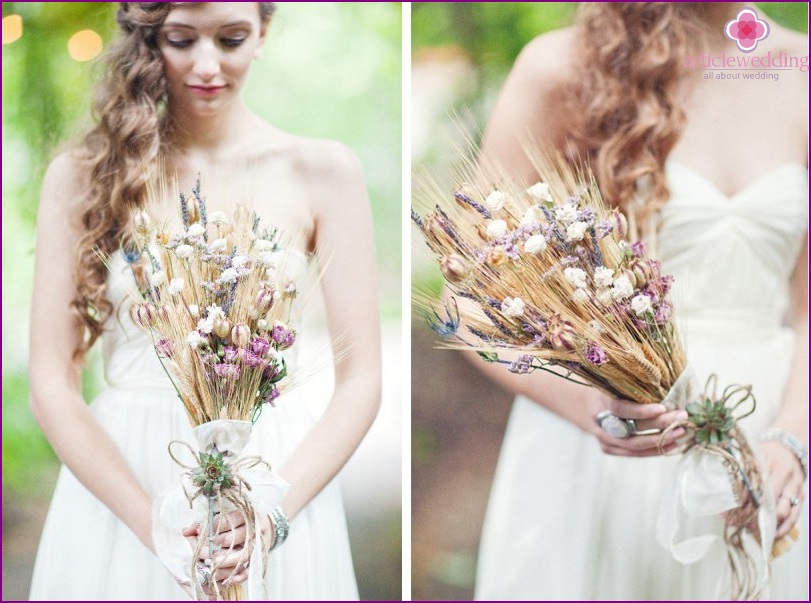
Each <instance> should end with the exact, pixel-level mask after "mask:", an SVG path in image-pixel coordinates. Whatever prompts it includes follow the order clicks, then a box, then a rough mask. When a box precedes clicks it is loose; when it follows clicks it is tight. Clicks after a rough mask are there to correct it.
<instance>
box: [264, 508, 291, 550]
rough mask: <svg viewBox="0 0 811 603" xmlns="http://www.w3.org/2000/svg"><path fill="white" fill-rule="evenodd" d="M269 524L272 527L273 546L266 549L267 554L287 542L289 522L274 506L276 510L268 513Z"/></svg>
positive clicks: (281, 510) (280, 509)
mask: <svg viewBox="0 0 811 603" xmlns="http://www.w3.org/2000/svg"><path fill="white" fill-rule="evenodd" d="M270 523H271V524H272V525H273V534H274V537H273V546H271V547H270V548H269V549H268V552H270V551H272V550H273V549H277V548H279V547H280V546H282V544H284V541H285V540H287V536H288V534H290V521H289V520H288V519H287V515H286V514H285V512H284V510H283V509H282V508H281V507H280V506H279V505H276V508H275V509H273V510H272V511H271V512H270Z"/></svg>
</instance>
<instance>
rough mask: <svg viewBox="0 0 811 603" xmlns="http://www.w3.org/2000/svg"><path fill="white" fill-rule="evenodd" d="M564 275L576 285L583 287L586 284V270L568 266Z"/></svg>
mask: <svg viewBox="0 0 811 603" xmlns="http://www.w3.org/2000/svg"><path fill="white" fill-rule="evenodd" d="M563 276H565V277H566V280H567V281H569V282H570V283H571V284H573V285H574V286H575V287H578V288H582V287H585V286H586V271H585V270H581V269H580V268H571V267H570V268H566V270H564V271H563Z"/></svg>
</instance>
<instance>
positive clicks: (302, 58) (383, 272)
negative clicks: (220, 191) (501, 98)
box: [2, 2, 402, 599]
mask: <svg viewBox="0 0 811 603" xmlns="http://www.w3.org/2000/svg"><path fill="white" fill-rule="evenodd" d="M2 6H3V17H4V18H5V17H7V16H9V15H19V16H20V17H22V24H23V30H22V36H21V37H19V39H17V40H16V41H13V42H11V43H8V44H7V43H6V33H7V32H6V22H5V21H4V46H3V153H2V156H3V164H2V169H3V204H2V207H3V214H2V217H3V307H2V309H3V495H4V503H6V502H8V501H13V502H14V503H15V504H17V505H18V506H25V505H27V504H29V503H31V504H33V503H34V502H35V501H38V500H46V499H47V497H48V496H49V495H50V492H51V489H52V488H53V479H54V476H55V471H56V467H57V466H58V462H57V460H56V458H55V457H54V454H53V452H52V451H51V449H50V446H49V445H48V444H47V442H46V441H45V440H44V438H43V437H42V435H41V433H40V431H39V428H38V427H37V425H36V424H35V423H34V421H33V419H32V417H31V414H30V412H29V409H28V391H29V390H28V376H27V357H28V315H29V314H28V305H29V303H30V294H31V285H32V273H33V259H34V228H35V220H36V212H37V206H38V201H39V187H40V182H41V179H42V175H43V173H44V170H45V168H46V166H47V164H48V161H49V159H50V158H51V157H52V156H53V154H54V152H55V151H56V150H58V149H59V148H60V146H61V145H64V144H66V143H67V142H68V141H70V140H71V139H72V138H73V137H75V136H76V135H78V134H80V133H81V132H82V131H83V130H84V128H85V127H86V126H88V125H89V124H90V123H91V117H90V114H89V109H90V101H91V98H92V93H93V82H94V81H95V80H96V78H97V77H98V76H99V74H100V71H101V64H100V61H99V60H98V59H95V60H91V61H88V62H77V61H76V60H74V59H72V58H71V57H70V56H69V54H68V51H67V43H68V39H69V38H70V37H71V36H72V35H73V34H74V33H76V32H78V31H80V30H86V29H91V30H94V31H95V32H97V33H98V34H100V35H101V37H102V39H103V40H104V41H105V44H106V43H107V41H109V40H110V38H111V37H112V36H113V35H114V34H115V33H116V30H117V26H116V24H115V18H114V16H115V10H116V8H117V3H110V2H48V3H46V2H4V3H3V5H2ZM401 32H402V7H401V4H400V3H396V2H372V3H354V2H325V3H314V4H311V3H300V2H291V3H286V2H282V3H279V7H278V11H277V13H276V15H275V17H274V21H273V23H272V24H271V28H270V30H269V36H268V40H267V43H266V46H265V49H264V56H263V58H262V59H260V60H259V61H257V62H256V63H255V64H254V68H253V70H252V71H251V74H250V79H249V81H248V83H247V85H246V88H245V90H244V98H245V100H246V102H247V104H248V105H249V106H250V107H251V108H252V109H253V110H254V111H255V112H256V113H258V114H259V115H260V116H262V117H263V118H265V119H266V120H268V121H269V122H271V123H273V124H275V125H277V126H279V127H281V128H282V129H285V130H287V131H290V132H293V133H295V134H299V135H303V136H313V137H318V138H331V139H335V140H340V141H342V142H343V143H345V144H346V145H348V146H349V147H350V148H351V149H353V150H354V151H355V153H357V155H358V156H359V158H360V160H361V163H362V165H363V169H364V174H365V177H366V182H367V186H368V190H369V195H370V198H371V201H372V209H373V213H374V218H375V227H376V243H377V257H378V271H379V275H380V278H379V280H380V288H381V291H380V293H381V313H382V315H383V318H384V320H385V321H388V323H390V324H392V323H396V324H399V318H400V308H401V277H400V274H401V244H400V239H401V228H402V222H401V219H400V216H401V211H402V201H401V190H402V167H401V166H402V157H401V148H402V127H401V123H402V122H401V113H402V93H401V81H402V57H401V53H402V50H401V48H402V33H401ZM397 331H398V332H399V328H398V329H397ZM58 335H59V334H58V333H55V334H54V336H58ZM97 364H98V362H97V360H95V361H93V362H91V366H97ZM84 382H85V390H86V392H85V393H86V398H87V399H90V398H91V397H92V395H93V394H94V393H95V392H96V391H98V389H99V387H100V378H99V376H98V370H97V369H90V370H88V371H86V375H85V380H84ZM4 507H5V505H4ZM396 525H397V526H398V530H399V516H398V518H397V521H396ZM5 526H6V514H5V511H4V527H5ZM31 537H32V538H34V537H35V536H34V535H32V536H31ZM396 544H397V546H396V555H397V563H398V567H397V569H396V571H392V572H390V573H387V574H385V575H386V576H387V577H388V578H391V577H392V574H395V575H394V576H393V578H394V581H395V582H396V583H395V584H388V585H384V584H375V585H374V587H373V590H371V591H367V592H365V593H364V592H362V595H364V594H365V595H366V596H367V597H374V598H392V597H393V598H398V599H399V598H400V586H399V577H400V576H399V532H398V534H397V543H396ZM4 552H5V544H4ZM4 560H5V555H4ZM378 582H380V580H378ZM389 582H391V580H389ZM4 585H5V581H4ZM361 588H362V589H363V585H362V586H361ZM370 588H371V587H370ZM385 588H389V589H390V592H386V591H385ZM381 589H383V590H381ZM5 595H6V590H5V586H4V599H5V598H6V596H5ZM389 595H391V596H389Z"/></svg>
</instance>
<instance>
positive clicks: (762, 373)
mask: <svg viewBox="0 0 811 603" xmlns="http://www.w3.org/2000/svg"><path fill="white" fill-rule="evenodd" d="M667 176H668V183H669V186H670V191H671V199H670V200H669V201H668V203H667V204H666V205H665V207H664V210H663V215H662V219H663V222H662V228H661V231H660V234H659V241H658V254H659V256H660V259H661V260H662V270H663V272H664V273H666V274H672V275H673V276H674V277H675V284H674V289H673V301H674V304H675V306H676V310H677V312H678V313H679V317H680V324H681V326H682V333H683V336H684V338H685V342H686V346H687V352H688V357H689V360H690V362H691V364H692V365H693V366H694V367H695V369H696V371H697V373H698V377H699V381H700V382H701V383H702V384H703V383H704V381H705V380H706V377H707V376H708V375H709V374H711V373H713V372H714V373H717V374H718V376H719V382H720V383H721V384H733V383H740V384H750V383H751V384H752V385H753V391H754V393H755V396H756V398H757V410H756V412H755V414H754V415H752V416H751V417H749V418H747V419H746V420H745V424H744V425H745V427H746V429H747V431H748V432H749V433H750V434H752V435H753V437H752V438H751V439H756V437H757V434H758V433H759V432H762V431H763V430H765V429H766V428H767V427H768V426H769V425H770V423H771V421H772V420H773V418H774V416H775V415H776V413H777V412H778V410H779V408H780V405H781V398H782V393H783V389H784V386H785V382H786V378H787V376H788V373H789V364H790V359H791V356H792V352H793V348H794V336H793V332H792V331H791V329H789V328H788V327H787V326H785V316H786V311H787V308H788V305H789V279H790V276H791V272H792V269H793V268H794V265H795V262H796V260H797V257H798V254H799V252H800V250H801V245H802V242H803V238H804V235H805V233H806V230H807V219H808V207H807V204H808V195H807V191H808V171H807V169H806V168H805V167H804V166H801V165H799V164H786V165H783V166H781V167H779V168H778V169H775V170H772V171H770V172H768V173H766V174H765V175H763V176H762V177H761V178H759V179H757V180H756V181H754V182H752V183H750V184H749V185H748V186H747V187H746V188H745V189H743V190H741V191H740V192H739V193H737V194H736V195H734V196H732V197H728V196H726V195H724V194H723V193H721V192H720V191H719V190H718V189H717V188H716V187H714V186H713V185H712V184H711V183H710V182H708V181H707V179H706V178H704V177H703V176H701V175H700V174H699V173H698V172H696V171H695V170H694V169H692V168H689V167H687V166H684V165H680V164H676V163H670V164H669V165H668V168H667ZM797 427H798V429H805V430H807V429H808V426H807V425H798V426H797ZM677 461H678V459H677V458H672V457H668V458H662V457H653V458H640V459H628V458H619V457H614V456H608V455H605V454H603V453H602V451H601V450H600V448H599V446H598V444H597V442H596V440H595V439H594V438H593V437H592V436H590V435H587V434H585V433H583V432H581V431H580V430H579V429H577V428H576V427H574V426H573V425H572V424H570V423H568V422H566V421H564V420H563V419H561V418H559V417H558V416H557V415H555V414H553V413H551V412H550V411H547V410H546V409H545V408H543V407H542V406H540V405H539V404H536V403H534V402H532V401H530V400H528V399H525V398H518V399H516V400H515V403H514V406H513V410H512V413H511V416H510V419H509V423H508V427H507V432H506V435H505V439H504V444H503V447H502V450H501V455H500V458H499V462H498V468H497V470H496V476H495V481H494V484H493V488H492V492H491V495H490V501H489V505H488V509H487V515H486V519H485V525H484V531H483V535H482V540H481V546H480V551H479V566H478V572H477V584H476V598H477V599H481V600H511V599H512V600H529V599H534V600H556V599H557V600H577V599H580V600H589V599H592V600H593V599H600V600H668V599H669V600H701V599H704V600H706V599H713V598H715V597H716V596H717V594H716V589H717V586H718V581H719V576H720V575H721V574H722V571H723V567H724V564H725V563H726V559H725V558H723V557H721V556H718V557H713V558H705V559H703V560H701V561H699V562H698V563H695V564H691V565H682V564H679V563H678V562H676V561H674V560H673V559H672V558H671V557H670V554H669V553H668V552H667V551H666V550H665V549H664V548H662V547H661V546H660V545H659V544H658V543H657V541H656V536H655V533H656V530H655V524H656V518H657V515H658V513H659V508H660V502H661V499H662V497H663V495H664V493H665V492H668V491H669V488H670V483H671V482H672V480H673V476H674V470H675V464H676V463H677ZM800 529H801V530H802V539H801V540H800V542H798V543H797V544H796V545H795V546H794V547H793V548H792V549H791V551H790V552H788V553H786V554H785V555H783V556H782V557H780V558H778V559H777V560H776V561H775V562H774V563H773V564H772V569H773V576H772V580H771V584H770V592H769V597H770V598H772V599H784V600H806V601H807V600H808V501H806V503H805V507H804V510H803V516H802V519H801V521H800ZM722 592H726V591H722ZM723 596H724V597H726V596H727V595H726V594H723Z"/></svg>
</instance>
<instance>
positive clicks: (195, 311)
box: [189, 304, 200, 318]
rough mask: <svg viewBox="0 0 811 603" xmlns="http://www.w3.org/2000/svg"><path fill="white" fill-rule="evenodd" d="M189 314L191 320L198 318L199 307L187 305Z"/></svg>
mask: <svg viewBox="0 0 811 603" xmlns="http://www.w3.org/2000/svg"><path fill="white" fill-rule="evenodd" d="M189 314H191V317H192V318H200V306H198V305H197V304H189Z"/></svg>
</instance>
